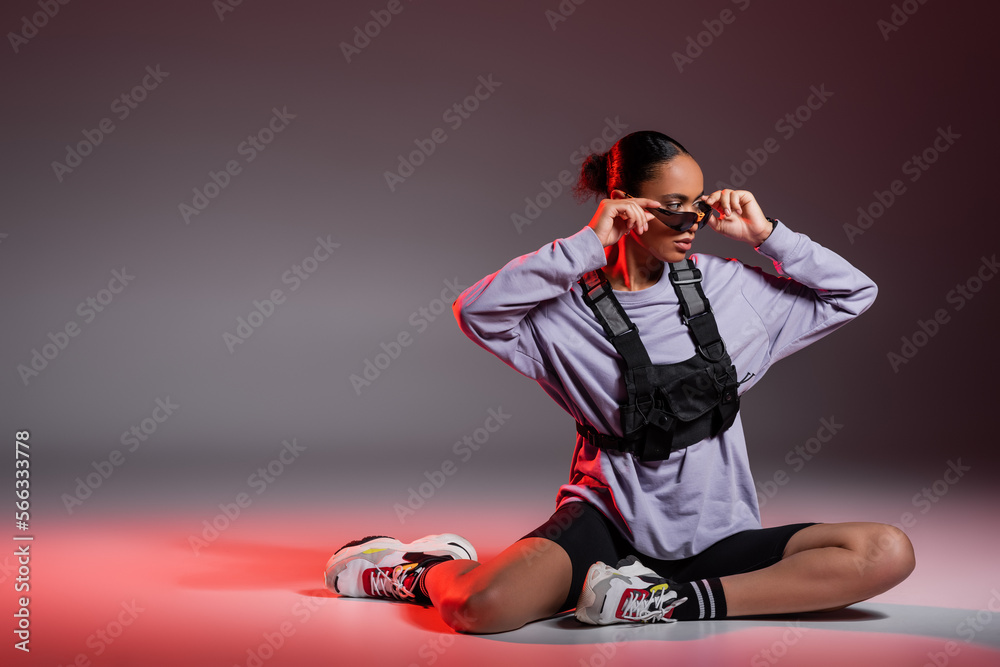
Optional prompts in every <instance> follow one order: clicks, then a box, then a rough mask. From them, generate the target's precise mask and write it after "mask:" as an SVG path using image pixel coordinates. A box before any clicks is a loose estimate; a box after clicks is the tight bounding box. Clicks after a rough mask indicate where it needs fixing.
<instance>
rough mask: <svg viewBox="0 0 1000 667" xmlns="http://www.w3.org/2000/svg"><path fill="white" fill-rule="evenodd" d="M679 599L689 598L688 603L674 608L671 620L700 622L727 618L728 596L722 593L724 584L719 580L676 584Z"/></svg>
mask: <svg viewBox="0 0 1000 667" xmlns="http://www.w3.org/2000/svg"><path fill="white" fill-rule="evenodd" d="M674 590H675V591H677V597H678V598H687V602H683V603H681V604H680V605H679V606H677V607H674V609H673V613H672V614H671V615H670V618H674V619H677V620H678V621H700V620H704V619H709V618H725V617H726V595H725V593H723V591H722V582H721V581H719V580H718V579H699V580H697V581H688V582H685V583H683V584H676V585H675V586H674Z"/></svg>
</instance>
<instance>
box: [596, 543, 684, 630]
mask: <svg viewBox="0 0 1000 667" xmlns="http://www.w3.org/2000/svg"><path fill="white" fill-rule="evenodd" d="M675 586H676V584H674V582H672V581H670V580H669V579H664V578H663V577H661V576H659V575H658V574H656V572H654V571H653V570H650V569H649V568H648V567H646V566H644V565H643V564H642V563H640V562H639V560H638V559H637V558H636V557H635V556H629V557H628V558H626V559H625V560H623V561H621V562H620V563H618V567H617V568H613V567H611V566H609V565H606V564H604V563H602V562H600V561H598V562H596V563H594V564H593V565H591V566H590V569H589V570H588V571H587V578H586V580H585V581H584V584H583V590H582V591H580V599H579V600H578V601H577V603H576V618H577V619H578V620H579V621H582V622H583V623H589V624H591V625H610V624H612V623H635V622H638V623H653V622H656V621H661V622H665V623H674V622H676V619H673V618H670V616H671V614H672V613H673V609H674V607H676V606H678V605H679V604H681V603H682V602H686V601H687V598H686V597H685V598H680V599H678V598H677V591H675V590H674V587H675Z"/></svg>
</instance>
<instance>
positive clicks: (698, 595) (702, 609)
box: [691, 581, 705, 620]
mask: <svg viewBox="0 0 1000 667" xmlns="http://www.w3.org/2000/svg"><path fill="white" fill-rule="evenodd" d="M691 588H692V589H693V590H694V595H695V597H696V598H698V619H699V620H700V619H703V618H705V602H704V601H703V600H702V599H701V591H699V590H698V582H696V581H692V582H691Z"/></svg>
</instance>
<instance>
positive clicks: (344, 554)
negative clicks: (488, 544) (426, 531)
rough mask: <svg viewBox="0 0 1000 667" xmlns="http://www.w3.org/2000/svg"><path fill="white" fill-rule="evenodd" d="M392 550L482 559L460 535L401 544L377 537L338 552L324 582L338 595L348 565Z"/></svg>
mask: <svg viewBox="0 0 1000 667" xmlns="http://www.w3.org/2000/svg"><path fill="white" fill-rule="evenodd" d="M383 549H392V550H393V551H402V552H404V553H412V552H419V553H424V554H427V555H428V556H450V557H452V558H454V559H456V560H462V559H469V560H478V558H479V556H478V555H477V554H476V549H475V548H474V547H473V546H472V544H471V543H470V542H469V541H468V540H467V539H465V538H464V537H462V536H460V535H455V534H454V533H442V534H441V535H428V536H427V537H422V538H420V539H418V540H414V541H413V542H409V543H406V542H401V541H399V540H397V539H393V538H381V537H380V538H376V539H374V540H369V541H368V542H364V543H362V544H357V545H355V546H353V547H345V548H342V549H340V550H339V551H337V552H336V553H334V554H333V556H331V557H330V560H329V561H327V563H326V572H325V575H324V579H325V581H326V587H327V588H328V589H329V590H331V591H333V592H334V593H340V591H338V590H337V576H338V575H340V573H341V572H342V571H343V570H344V567H345V566H346V563H347V562H348V561H350V560H353V559H355V558H357V557H358V556H360V555H362V554H364V553H367V552H371V551H382V550H383Z"/></svg>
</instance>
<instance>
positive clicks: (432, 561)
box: [413, 556, 452, 605]
mask: <svg viewBox="0 0 1000 667" xmlns="http://www.w3.org/2000/svg"><path fill="white" fill-rule="evenodd" d="M449 560H452V559H451V558H448V557H447V556H438V557H431V558H428V559H426V560H425V561H424V562H423V563H422V564H421V565H420V571H419V572H418V573H417V581H416V583H415V585H414V587H413V594H414V595H415V596H416V597H415V598H414V599H413V601H414V602H416V603H417V604H422V605H430V604H431V598H430V596H429V595H428V594H427V588H425V587H424V577H425V576H426V575H427V571H428V570H430V569H431V567H433V566H434V565H440V564H441V563H443V562H445V561H449Z"/></svg>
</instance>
